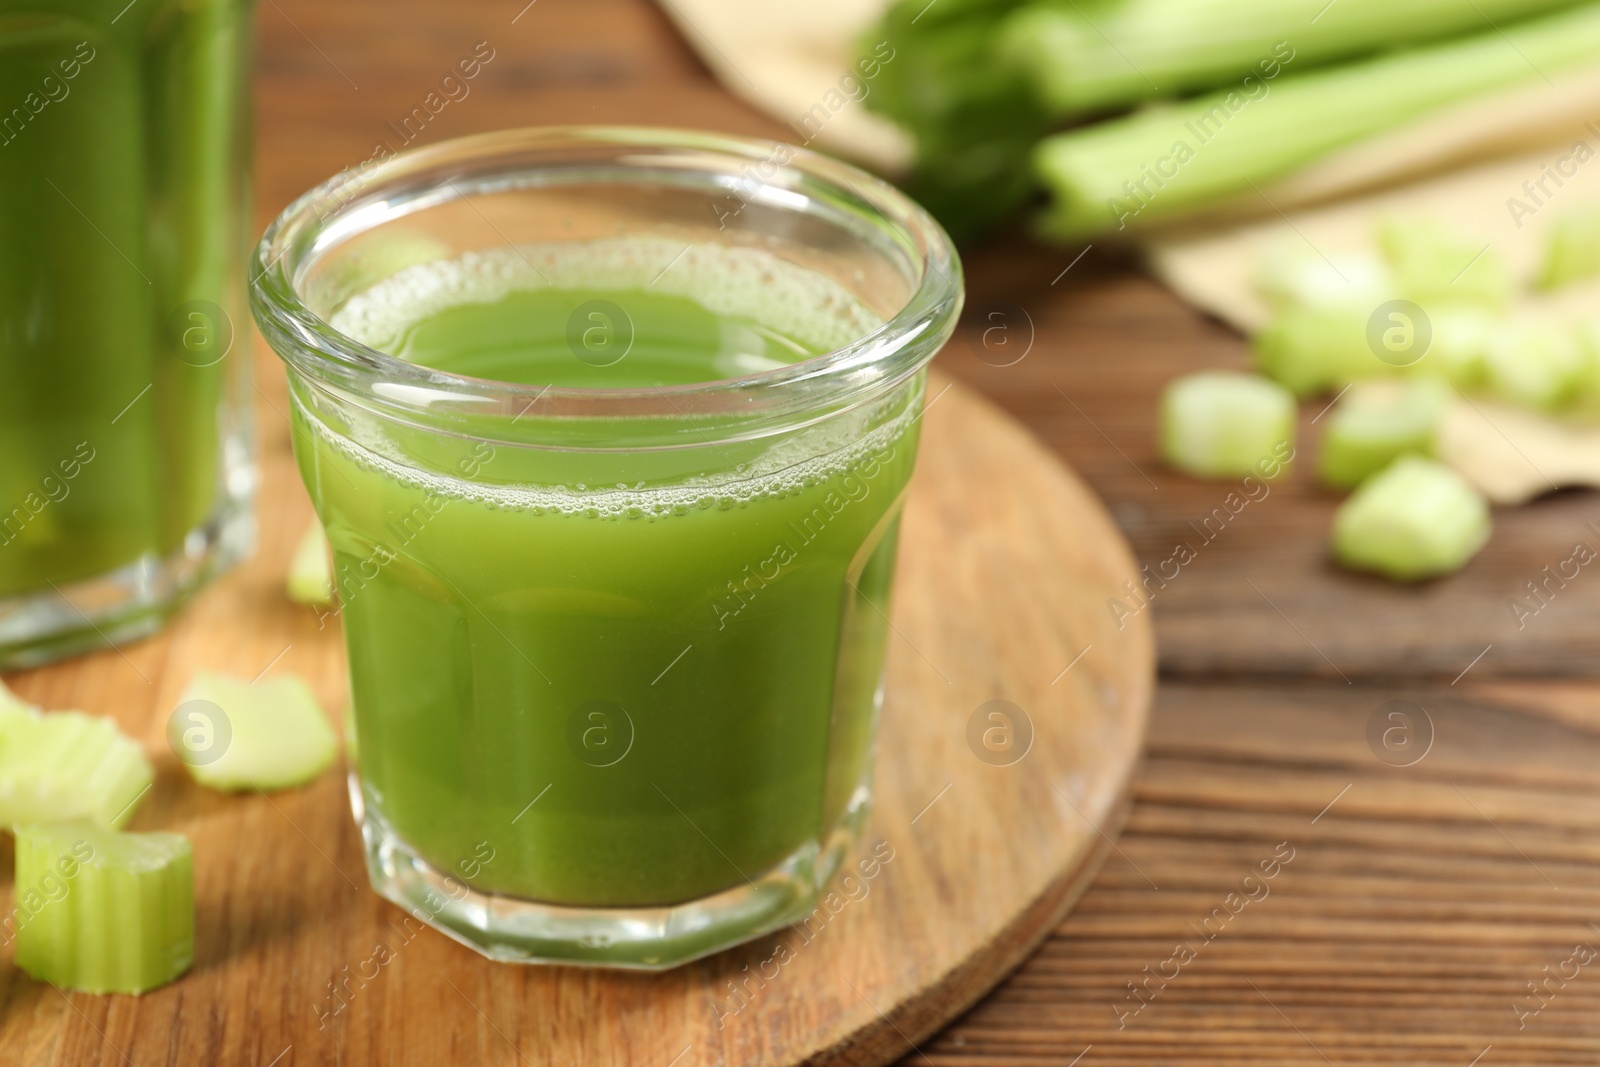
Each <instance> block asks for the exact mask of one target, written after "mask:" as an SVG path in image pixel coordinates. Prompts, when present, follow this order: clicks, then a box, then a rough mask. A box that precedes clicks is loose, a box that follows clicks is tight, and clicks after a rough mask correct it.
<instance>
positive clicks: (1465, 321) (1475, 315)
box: [1415, 304, 1501, 389]
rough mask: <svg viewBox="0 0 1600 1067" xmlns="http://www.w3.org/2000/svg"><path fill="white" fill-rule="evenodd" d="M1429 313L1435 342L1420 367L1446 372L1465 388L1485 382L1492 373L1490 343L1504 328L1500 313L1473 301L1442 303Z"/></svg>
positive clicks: (1430, 372) (1437, 373)
mask: <svg viewBox="0 0 1600 1067" xmlns="http://www.w3.org/2000/svg"><path fill="white" fill-rule="evenodd" d="M1426 314H1427V315H1428V320H1429V322H1430V324H1431V327H1432V330H1433V343H1432V344H1431V345H1430V346H1429V347H1428V352H1427V355H1426V356H1424V357H1423V359H1422V360H1421V361H1419V362H1418V363H1416V364H1415V367H1416V369H1417V370H1418V371H1420V372H1421V373H1423V374H1433V375H1442V376H1443V377H1445V378H1448V379H1449V380H1450V381H1451V382H1454V383H1455V384H1456V385H1458V386H1460V387H1461V388H1463V389H1473V388H1476V387H1478V386H1480V385H1482V384H1483V381H1484V378H1485V377H1486V376H1487V375H1488V362H1489V346H1490V344H1492V343H1493V341H1494V339H1495V337H1496V336H1497V335H1498V334H1499V332H1500V330H1501V321H1500V318H1499V316H1498V315H1496V314H1495V313H1494V312H1492V311H1489V310H1486V309H1485V308H1481V307H1476V306H1473V305H1471V304H1441V305H1439V306H1438V307H1434V308H1431V309H1429V311H1428V312H1426Z"/></svg>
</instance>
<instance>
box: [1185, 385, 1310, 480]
mask: <svg viewBox="0 0 1600 1067" xmlns="http://www.w3.org/2000/svg"><path fill="white" fill-rule="evenodd" d="M1294 437H1295V403H1294V397H1293V396H1291V395H1290V394H1289V392H1288V391H1287V390H1285V389H1284V388H1283V387H1282V386H1280V385H1277V384H1275V383H1273V382H1270V381H1268V380H1267V379H1265V378H1261V377H1258V376H1256V375H1254V374H1239V373H1236V372H1233V371H1204V372H1202V373H1199V374H1190V375H1188V376H1186V377H1183V378H1178V379H1176V380H1174V381H1172V382H1171V383H1169V384H1168V385H1167V389H1166V392H1165V394H1163V396H1162V398H1161V454H1162V456H1163V457H1165V459H1166V461H1167V462H1168V463H1170V464H1172V465H1173V466H1174V467H1177V468H1178V469H1179V470H1183V471H1188V472H1189V473H1190V474H1196V475H1199V476H1200V477H1202V478H1240V477H1243V476H1245V475H1248V474H1255V475H1258V476H1260V477H1262V478H1273V477H1276V476H1277V475H1278V474H1279V473H1281V471H1282V470H1283V467H1284V465H1285V464H1287V463H1288V461H1289V460H1290V459H1292V458H1293V456H1294Z"/></svg>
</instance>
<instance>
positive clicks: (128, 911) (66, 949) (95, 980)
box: [12, 821, 194, 993]
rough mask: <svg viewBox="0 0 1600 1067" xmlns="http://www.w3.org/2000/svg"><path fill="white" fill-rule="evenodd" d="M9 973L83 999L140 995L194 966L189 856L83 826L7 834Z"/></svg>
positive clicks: (175, 842)
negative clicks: (12, 881)
mask: <svg viewBox="0 0 1600 1067" xmlns="http://www.w3.org/2000/svg"><path fill="white" fill-rule="evenodd" d="M16 833H17V855H16V901H17V904H16V908H15V910H14V913H13V915H12V920H13V922H14V923H15V924H16V929H15V934H16V942H17V966H19V967H21V968H22V969H23V970H25V971H27V972H28V973H29V974H31V975H32V976H33V977H35V978H37V979H39V980H40V981H45V982H49V983H51V984H52V985H55V986H57V987H60V988H62V989H77V990H82V991H83V992H86V993H143V992H145V991H146V990H150V989H154V988H156V987H157V986H162V985H166V984H167V983H168V982H170V981H172V980H173V979H174V978H177V977H178V976H179V975H181V974H183V973H184V972H185V971H187V970H188V969H189V966H190V964H191V963H193V961H194V849H193V847H192V846H191V845H190V844H189V841H188V839H187V838H185V837H183V836H182V835H180V834H125V833H117V832H116V831H113V830H106V829H102V828H101V827H99V826H96V825H94V824H93V823H89V822H82V821H80V822H56V823H49V824H43V825H30V826H19V827H17V831H16Z"/></svg>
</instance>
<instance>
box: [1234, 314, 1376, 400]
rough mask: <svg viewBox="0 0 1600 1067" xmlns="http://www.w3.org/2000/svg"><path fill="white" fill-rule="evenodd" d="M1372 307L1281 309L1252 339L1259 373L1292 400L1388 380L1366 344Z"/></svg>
mask: <svg viewBox="0 0 1600 1067" xmlns="http://www.w3.org/2000/svg"><path fill="white" fill-rule="evenodd" d="M1373 306H1376V305H1373ZM1373 306H1367V305H1356V304H1329V305H1323V306H1309V305H1306V306H1297V307H1287V308H1284V309H1283V310H1282V311H1281V312H1279V313H1278V315H1277V316H1276V317H1275V318H1274V319H1273V320H1272V322H1271V323H1270V324H1268V326H1267V327H1266V329H1264V330H1262V331H1261V332H1260V333H1258V334H1256V336H1255V342H1254V344H1255V353H1256V362H1257V364H1258V365H1259V366H1260V367H1261V370H1262V373H1264V374H1266V375H1267V376H1268V377H1269V378H1271V379H1272V380H1273V381H1276V382H1280V383H1282V384H1283V385H1284V386H1286V387H1287V388H1288V389H1289V390H1290V391H1291V392H1293V393H1294V394H1295V395H1296V396H1310V395H1312V394H1315V393H1321V392H1327V391H1330V390H1335V389H1340V388H1342V387H1344V386H1345V385H1347V384H1349V383H1350V382H1355V381H1361V380H1363V379H1366V378H1383V377H1389V376H1391V375H1393V374H1394V373H1396V369H1397V368H1396V367H1394V366H1392V365H1390V364H1388V363H1385V362H1384V361H1383V360H1380V359H1379V358H1378V357H1377V356H1376V355H1375V354H1374V353H1373V351H1372V348H1371V347H1370V345H1369V344H1368V341H1367V320H1368V319H1369V318H1370V317H1371V315H1372V311H1373Z"/></svg>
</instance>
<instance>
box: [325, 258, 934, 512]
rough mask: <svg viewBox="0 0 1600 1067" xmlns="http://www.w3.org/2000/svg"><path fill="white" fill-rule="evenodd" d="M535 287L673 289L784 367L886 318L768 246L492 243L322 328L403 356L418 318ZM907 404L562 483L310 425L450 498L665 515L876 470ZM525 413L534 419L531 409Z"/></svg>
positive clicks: (360, 297)
mask: <svg viewBox="0 0 1600 1067" xmlns="http://www.w3.org/2000/svg"><path fill="white" fill-rule="evenodd" d="M540 291H544V292H561V293H565V294H569V295H570V300H571V301H572V302H577V303H580V304H581V303H585V302H587V301H591V300H595V299H602V298H604V299H611V298H614V299H613V300H611V302H613V303H614V304H616V305H620V306H627V305H629V304H630V303H633V302H634V301H635V300H636V299H637V294H639V293H641V292H651V293H653V294H662V295H671V296H677V297H682V298H683V299H685V300H686V301H692V302H693V304H695V305H697V306H698V307H699V308H702V309H703V311H704V313H705V314H706V315H708V316H714V317H716V318H717V319H719V320H722V321H723V322H724V323H734V324H739V325H740V326H743V327H748V328H750V329H754V330H758V331H760V332H761V334H762V336H763V337H766V338H776V339H777V340H778V342H779V344H780V345H781V346H782V349H783V350H785V351H788V352H789V353H790V357H789V359H788V360H786V361H785V362H794V361H798V360H801V359H806V358H810V357H812V356H814V355H820V354H824V353H827V352H829V351H831V350H833V349H836V348H840V347H843V346H845V345H848V344H850V343H851V342H853V341H855V340H858V339H860V338H862V337H864V336H866V335H867V334H869V333H871V332H872V331H873V330H875V329H877V328H878V327H880V326H882V324H883V320H882V318H881V317H879V316H877V315H875V314H874V313H873V312H872V311H870V310H869V309H867V308H865V307H864V306H862V305H861V303H860V302H858V301H857V300H855V298H854V297H853V296H851V294H850V293H849V292H848V291H847V290H845V289H844V288H843V287H842V286H840V285H839V284H838V283H837V282H836V281H834V280H833V279H832V278H829V277H828V276H826V275H824V274H821V273H819V272H817V271H813V270H809V269H806V268H804V267H801V266H798V265H796V264H794V263H791V262H790V261H788V260H784V259H781V258H779V257H777V256H774V255H772V254H771V253H768V252H765V251H762V250H760V249H752V248H729V247H725V246H721V245H706V244H692V245H685V244H683V243H679V242H673V241H667V240H662V239H659V238H645V239H639V238H629V239H614V240H603V241H594V242H584V243H580V244H560V245H531V246H522V247H518V248H498V249H491V250H488V251H483V252H471V253H467V254H465V255H463V256H460V257H458V258H455V259H447V260H434V261H430V262H427V263H423V264H419V265H416V266H412V267H408V268H406V269H404V270H401V271H399V272H397V273H396V274H394V275H392V276H391V277H390V278H388V279H385V280H384V281H382V282H380V283H378V284H377V285H375V286H373V287H372V288H370V289H367V290H365V291H363V292H361V293H359V294H357V295H356V296H354V297H352V298H351V299H350V300H348V301H347V302H346V303H345V304H344V305H343V306H342V307H341V308H340V309H339V310H338V311H337V312H336V313H335V314H333V315H332V316H331V318H330V324H331V325H333V326H334V327H335V328H336V329H338V330H340V331H341V332H343V333H346V334H347V335H349V336H350V337H352V338H354V339H355V340H358V341H360V342H362V343H363V344H366V345H369V346H370V347H373V348H376V349H379V350H380V351H384V352H389V353H396V352H404V351H405V348H406V345H407V339H408V338H409V337H410V336H411V335H412V333H413V331H415V330H416V328H417V327H418V325H419V324H421V323H425V322H427V321H428V320H430V319H433V318H435V317H437V316H439V315H440V314H441V313H446V312H459V311H461V310H463V309H470V308H472V307H474V306H476V307H484V308H488V307H491V306H493V305H496V304H498V303H501V302H503V301H505V300H506V299H507V298H508V297H512V296H516V295H519V294H528V293H535V292H540ZM727 332H728V331H724V333H727ZM746 336H748V334H746ZM546 340H548V338H546ZM650 344H651V339H650V338H648V337H646V336H643V335H641V336H640V337H638V338H637V339H636V341H635V346H636V347H641V348H647V347H648V346H649V345H650ZM527 345H528V348H529V349H530V352H531V351H532V350H535V349H538V348H539V342H538V341H536V340H533V339H529V340H528V341H527ZM536 355H537V356H539V357H540V358H542V359H545V360H547V361H549V362H550V363H551V364H553V365H554V366H553V367H552V371H553V373H559V367H560V365H562V364H566V365H571V364H572V363H573V362H574V361H575V357H574V356H573V354H572V353H571V352H570V351H569V350H568V349H567V348H566V347H565V346H564V345H563V346H559V347H558V350H556V351H553V352H550V351H542V352H537V353H536ZM781 365H782V364H781V363H777V362H773V363H772V366H781ZM439 369H444V370H449V371H457V370H458V368H457V367H456V366H446V367H439ZM629 369H630V368H629V367H628V365H627V359H626V358H625V359H623V360H622V361H620V363H619V367H618V370H619V371H623V372H626V371H627V370H629ZM460 372H461V373H466V370H464V369H463V370H460ZM615 380H616V382H617V385H618V386H619V387H622V388H647V387H649V386H650V385H652V384H654V383H652V382H650V381H649V380H648V378H646V377H641V376H640V375H638V374H633V375H628V374H626V373H623V374H619V375H618V377H617V378H616V379H615ZM707 380H710V376H709V375H708V376H707ZM906 401H907V394H905V393H904V392H903V391H897V392H896V393H895V394H894V395H893V396H891V397H890V398H888V399H887V400H880V401H878V402H876V403H871V404H867V405H864V406H863V407H862V408H861V409H860V410H857V411H852V412H845V413H842V414H840V415H838V416H837V417H834V418H832V419H830V420H827V421H826V422H824V423H821V424H819V425H817V426H813V427H809V428H807V429H805V430H803V431H801V432H798V433H794V434H789V435H784V436H782V437H779V438H773V439H771V440H769V441H767V442H766V443H764V444H756V445H754V446H752V445H751V444H750V443H748V442H745V443H740V444H733V445H722V446H718V445H717V444H716V443H715V441H714V439H713V436H712V434H710V433H709V432H708V433H707V434H705V438H706V440H707V442H708V445H707V449H706V451H707V452H708V455H707V456H706V459H707V461H708V462H709V463H711V464H713V468H712V469H708V470H706V471H704V472H703V473H699V474H692V475H688V476H683V477H675V478H672V479H671V480H669V481H666V482H650V483H648V484H646V483H645V482H635V483H632V484H626V485H620V484H615V483H612V484H591V483H590V482H587V481H571V482H568V481H560V480H558V476H555V477H552V476H549V475H546V476H540V474H539V472H537V471H535V473H534V476H533V477H532V478H530V479H528V480H525V481H519V482H517V483H515V484H496V483H495V481H493V480H488V479H479V480H469V479H464V478H458V477H452V476H450V475H447V474H443V473H440V472H436V471H426V470H423V469H420V468H419V466H418V465H417V463H416V462H415V461H414V459H413V458H412V457H410V456H408V455H407V454H406V453H405V451H404V449H403V448H398V447H396V445H395V443H394V441H393V440H392V439H390V438H389V437H388V436H386V435H385V434H384V433H382V432H381V431H379V430H377V429H376V428H374V427H359V426H358V427H355V428H353V432H352V433H351V434H350V435H349V436H344V435H341V434H338V433H334V432H332V431H330V430H329V429H328V428H327V427H326V426H323V425H322V424H321V423H318V422H316V421H315V420H313V427H312V428H313V429H314V430H316V431H317V432H318V434H319V437H320V438H321V440H322V442H323V443H324V444H326V445H327V446H329V447H333V448H336V449H339V450H341V451H343V452H344V453H346V454H347V455H348V456H349V458H350V459H351V460H352V461H354V462H356V463H358V464H360V465H362V466H363V467H368V468H370V469H373V470H375V471H379V472H381V473H383V474H384V475H385V476H386V477H388V478H391V479H393V480H395V481H396V482H398V483H402V484H405V485H409V486H412V487H414V488H416V489H418V490H421V491H424V492H428V493H434V494H438V495H441V496H444V497H447V498H450V499H461V500H471V501H475V502H477V503H479V504H482V505H486V506H489V507H493V508H500V509H511V510H527V511H531V512H533V513H536V514H540V513H545V512H551V513H557V514H568V515H583V516H588V517H604V518H628V517H631V518H638V517H649V518H663V517H668V516H672V515H683V514H685V513H687V512H688V511H690V510H693V509H705V508H711V507H720V508H727V507H731V506H742V505H744V504H747V503H749V502H751V501H754V500H758V499H762V498H769V497H785V496H789V495H792V494H795V493H798V492H803V491H804V490H806V489H807V488H808V487H814V486H817V485H820V484H822V483H825V482H828V481H830V480H833V479H837V478H839V477H840V476H842V475H849V474H851V473H852V472H858V471H860V470H861V469H862V468H872V467H874V466H875V464H876V462H877V461H878V460H881V459H882V458H884V457H885V456H887V455H889V454H892V453H893V451H894V449H895V443H896V442H897V441H898V440H899V439H900V438H902V437H903V436H904V435H905V433H906V430H907V428H908V427H909V426H910V425H911V424H912V423H913V422H914V421H915V419H916V418H917V417H918V416H917V413H916V411H915V410H914V409H915V405H913V404H909V403H907V402H906ZM530 410H531V411H532V412H533V413H534V414H537V407H534V408H531V409H530Z"/></svg>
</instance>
